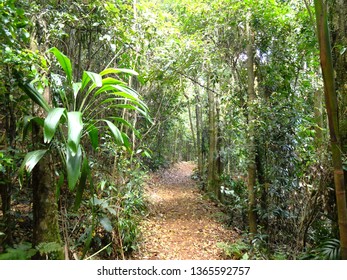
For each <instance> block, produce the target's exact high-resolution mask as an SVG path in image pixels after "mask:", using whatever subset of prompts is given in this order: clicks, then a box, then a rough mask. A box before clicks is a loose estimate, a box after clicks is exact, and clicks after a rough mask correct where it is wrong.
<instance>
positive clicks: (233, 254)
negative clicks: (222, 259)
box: [217, 240, 250, 260]
mask: <svg viewBox="0 0 347 280" xmlns="http://www.w3.org/2000/svg"><path fill="white" fill-rule="evenodd" d="M217 247H218V248H220V249H222V250H223V252H224V254H225V256H226V257H227V258H229V259H234V260H247V259H248V258H249V256H248V253H247V252H248V251H249V250H250V246H249V245H248V244H246V243H244V242H243V241H242V240H237V241H236V242H233V243H224V242H219V243H217Z"/></svg>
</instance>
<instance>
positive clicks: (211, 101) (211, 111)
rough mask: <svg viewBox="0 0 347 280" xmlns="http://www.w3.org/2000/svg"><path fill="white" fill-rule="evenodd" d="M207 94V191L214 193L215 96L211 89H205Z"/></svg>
mask: <svg viewBox="0 0 347 280" xmlns="http://www.w3.org/2000/svg"><path fill="white" fill-rule="evenodd" d="M207 96H208V129H209V131H208V132H209V135H208V136H209V149H208V172H207V191H208V192H210V193H213V194H215V188H216V182H215V172H216V160H215V157H216V104H215V96H214V93H213V92H212V91H211V90H207Z"/></svg>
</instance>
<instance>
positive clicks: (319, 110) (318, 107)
mask: <svg viewBox="0 0 347 280" xmlns="http://www.w3.org/2000/svg"><path fill="white" fill-rule="evenodd" d="M322 104H323V92H322V91H321V90H317V91H316V92H315V94H314V119H315V123H316V127H315V132H316V135H315V145H316V148H317V149H319V148H320V147H321V145H322V143H323V142H324V141H323V125H324V124H323V106H322Z"/></svg>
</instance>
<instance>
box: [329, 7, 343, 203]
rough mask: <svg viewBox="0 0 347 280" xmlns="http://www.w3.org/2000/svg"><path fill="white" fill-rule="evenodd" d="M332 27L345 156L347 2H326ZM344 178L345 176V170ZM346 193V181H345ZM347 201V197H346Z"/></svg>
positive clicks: (336, 85) (341, 136)
mask: <svg viewBox="0 0 347 280" xmlns="http://www.w3.org/2000/svg"><path fill="white" fill-rule="evenodd" d="M327 3H328V5H329V8H330V11H331V12H330V14H331V18H332V20H331V23H332V24H331V26H332V39H333V40H332V46H333V48H332V54H333V65H334V69H335V74H336V76H335V81H336V83H335V87H336V92H337V96H338V102H339V125H340V130H339V134H340V140H341V149H342V152H343V154H344V155H346V154H347V0H331V1H327ZM344 176H345V177H346V176H347V171H346V170H345V172H344ZM345 191H346V193H347V181H345ZM346 199H347V197H346Z"/></svg>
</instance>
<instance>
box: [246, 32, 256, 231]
mask: <svg viewBox="0 0 347 280" xmlns="http://www.w3.org/2000/svg"><path fill="white" fill-rule="evenodd" d="M247 27H248V28H247V33H248V34H247V35H248V44H247V74H248V90H247V91H248V155H249V156H248V168H247V173H248V176H247V179H248V180H247V190H248V225H249V231H250V233H251V234H256V233H257V217H256V212H255V208H256V199H255V183H256V161H255V160H256V149H255V127H254V122H255V114H254V101H255V99H256V96H255V90H254V51H253V42H254V38H253V34H252V31H251V29H250V27H249V26H247Z"/></svg>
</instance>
